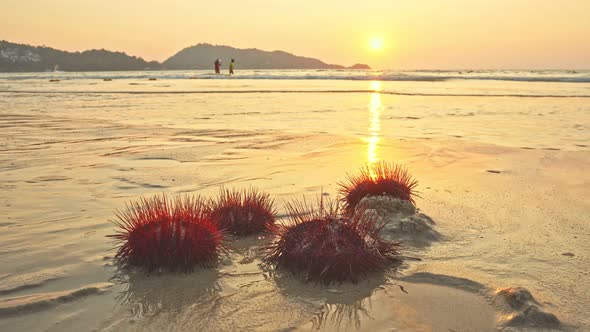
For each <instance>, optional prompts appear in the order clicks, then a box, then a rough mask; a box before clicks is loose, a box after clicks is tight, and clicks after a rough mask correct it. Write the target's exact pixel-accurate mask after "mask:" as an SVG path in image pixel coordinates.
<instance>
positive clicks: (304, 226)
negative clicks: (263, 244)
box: [265, 201, 399, 284]
mask: <svg viewBox="0 0 590 332" xmlns="http://www.w3.org/2000/svg"><path fill="white" fill-rule="evenodd" d="M323 203H324V202H322V201H321V202H320V206H319V208H318V209H311V211H309V212H308V210H309V209H308V208H307V206H306V204H305V202H295V203H293V204H289V205H287V210H288V211H289V214H290V221H289V222H288V223H287V224H286V225H279V224H275V225H274V226H273V227H272V228H271V229H272V231H273V233H275V234H276V235H277V237H278V239H277V241H275V242H274V243H273V244H271V245H270V248H269V249H270V251H269V253H268V254H267V256H266V257H265V260H266V261H267V262H268V263H270V264H271V265H273V266H275V267H277V268H284V269H287V270H290V271H292V272H294V273H301V274H303V275H305V277H306V278H307V279H308V280H316V281H319V282H321V283H325V284H330V283H332V282H343V281H353V282H355V281H356V280H357V278H358V277H359V276H362V275H364V274H367V273H369V272H373V271H380V270H383V269H384V268H385V267H386V266H388V265H389V264H390V263H391V262H393V261H396V260H398V259H399V256H398V252H397V249H398V246H399V245H398V243H394V242H389V241H386V240H384V239H382V238H381V236H380V235H379V230H380V226H378V225H377V224H376V220H375V219H374V218H369V217H364V216H363V217H353V218H346V217H343V216H342V215H341V214H340V207H339V204H338V203H334V202H327V203H326V205H324V204H323Z"/></svg>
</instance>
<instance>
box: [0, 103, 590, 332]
mask: <svg viewBox="0 0 590 332" xmlns="http://www.w3.org/2000/svg"><path fill="white" fill-rule="evenodd" d="M11 98H17V99H18V98H21V97H14V96H11ZM27 98H28V97H27ZM82 98H85V97H82ZM88 98H91V100H90V101H85V100H78V101H77V103H76V104H75V105H74V104H71V102H64V101H60V102H55V101H51V100H48V103H49V105H50V107H49V108H50V109H49V110H45V111H44V110H43V101H42V100H39V101H37V103H38V104H35V105H33V104H31V101H30V100H26V101H24V100H21V102H17V103H15V105H16V106H15V107H16V108H17V110H18V112H17V111H16V110H9V109H6V108H3V109H2V111H1V112H0V126H1V127H2V131H1V133H0V147H1V148H0V165H1V166H0V177H1V181H0V188H1V189H2V191H1V192H0V207H1V211H2V217H1V219H0V230H1V235H0V242H1V243H2V246H1V248H0V329H1V330H10V331H25V330H27V331H40V330H60V331H61V330H70V331H81V330H106V331H119V330H166V331H168V330H186V329H204V330H228V331H229V330H309V329H316V328H320V329H322V330H328V331H330V330H357V329H360V330H384V331H449V330H455V331H487V330H494V329H496V326H497V324H499V322H500V321H502V319H503V318H505V317H506V316H507V315H510V314H511V311H510V309H509V308H508V307H507V306H506V305H505V304H504V303H503V302H502V301H501V300H500V299H499V298H498V297H497V296H496V295H495V292H496V290H497V289H499V288H504V287H511V286H523V287H526V288H527V289H529V290H530V291H531V293H533V295H534V296H535V298H536V299H537V301H538V302H539V303H540V304H541V305H543V307H544V308H545V309H546V310H548V311H550V312H552V313H554V314H556V315H557V316H558V317H559V319H560V320H561V321H562V322H563V323H564V329H574V330H575V329H579V330H585V329H588V328H590V321H589V320H588V318H587V316H586V314H585V312H586V306H587V304H588V303H590V288H589V287H588V286H587V285H588V284H589V282H590V275H589V273H588V271H589V270H590V260H589V259H588V257H587V255H586V253H588V252H590V243H589V242H588V238H589V236H590V223H588V216H589V215H590V204H588V201H587V197H589V196H590V189H589V188H590V186H588V184H589V178H588V175H587V171H586V170H587V169H588V168H589V167H590V151H588V150H584V148H583V147H578V148H576V149H567V148H564V147H563V146H562V145H557V144H555V145H554V146H558V148H559V150H555V149H548V148H546V147H547V141H543V142H542V143H534V142H532V143H531V144H529V145H527V146H524V145H523V146H514V145H517V144H516V143H519V142H516V141H515V142H516V143H515V144H508V146H506V145H503V144H501V142H500V141H499V142H498V144H490V143H489V142H481V141H474V140H471V139H469V138H468V137H466V138H463V139H461V138H452V137H449V138H441V137H438V138H430V139H420V138H412V137H399V138H395V137H391V136H384V135H377V134H378V131H377V130H376V127H375V126H374V125H375V124H374V123H373V124H371V122H370V120H369V125H368V128H367V125H366V124H365V128H366V133H367V137H360V138H359V137H358V136H357V135H356V134H355V133H354V132H346V131H341V134H338V133H335V132H333V131H329V132H323V133H322V132H317V131H315V130H299V131H297V130H283V129H280V130H277V129H272V128H271V127H272V125H269V124H262V125H257V124H256V121H253V120H252V119H251V118H250V117H251V116H255V115H248V114H243V113H247V112H248V110H242V109H240V106H239V104H240V101H239V100H236V101H235V103H236V106H235V108H234V110H233V112H234V113H236V114H239V115H234V116H235V117H236V121H235V123H234V124H233V125H232V126H231V127H228V126H225V127H224V126H223V125H222V124H221V123H220V124H213V125H208V124H207V123H201V124H199V125H187V124H185V123H183V122H182V121H179V119H178V118H177V117H176V116H175V115H174V114H176V113H174V112H172V113H170V114H169V115H165V114H160V116H159V117H157V118H155V119H153V118H150V117H149V116H147V115H146V114H149V113H151V112H156V111H158V110H159V111H162V109H163V108H164V106H159V105H158V104H157V103H152V104H142V106H141V108H142V109H145V111H136V110H133V106H132V107H131V110H129V109H128V110H122V113H113V114H112V115H111V114H109V113H108V112H106V113H100V112H99V111H96V110H93V111H92V112H91V113H84V112H83V109H82V108H81V106H84V105H89V104H94V103H97V101H96V100H95V99H92V98H94V97H88ZM112 98H115V100H116V98H117V97H112ZM256 98H258V97H256ZM260 98H262V97H260ZM281 98H283V97H281ZM284 98H285V102H287V101H290V102H293V101H294V100H295V99H296V98H301V97H300V96H288V97H284ZM399 98H401V97H399ZM404 98H412V97H404ZM413 98H422V97H413ZM365 99H368V100H369V103H370V102H371V97H370V96H369V97H368V98H366V97H365ZM19 100H20V99H19ZM396 100H398V101H401V102H403V100H400V99H396ZM107 102H108V101H107ZM138 102H139V101H138ZM423 102H424V103H426V102H427V100H426V99H423ZM150 107H152V108H153V109H150ZM194 107H197V108H198V107H203V106H199V105H195V106H194ZM46 111H50V112H46ZM178 112H179V113H181V114H185V113H183V112H184V111H183V110H182V109H180V110H178ZM97 114H102V115H100V116H96V115H97ZM194 116H195V117H212V115H203V114H195V115H194ZM287 120H288V117H283V118H275V119H272V120H270V121H271V122H272V121H274V122H280V121H287ZM202 121H206V120H202ZM291 121H292V120H291ZM197 122H199V121H197ZM291 126H292V127H295V124H293V125H291ZM371 126H373V127H371ZM371 128H372V129H371ZM391 128H394V127H393V126H392V127H387V126H385V125H383V126H382V127H381V128H380V129H381V130H382V131H387V130H389V129H391ZM374 135H377V136H374ZM531 135H533V133H531ZM371 137H378V138H379V139H378V140H377V142H376V141H375V140H373V139H371ZM518 145H521V144H518ZM368 158H369V159H370V158H377V159H383V160H391V161H397V162H400V163H403V164H405V165H407V166H408V167H409V169H410V171H411V173H412V174H413V175H414V176H415V177H416V178H418V179H419V181H420V186H419V188H418V189H419V191H420V195H421V197H422V198H421V199H418V200H417V206H418V207H419V208H420V210H421V211H422V212H424V213H426V214H428V215H429V216H430V217H432V218H433V219H434V220H435V221H436V230H437V231H438V232H439V233H441V234H442V235H443V238H442V239H441V240H440V241H434V242H432V243H430V244H428V245H423V246H410V245H407V246H405V248H404V255H406V256H411V257H415V258H418V259H419V260H407V261H406V263H405V264H404V265H403V266H402V267H401V269H400V271H399V272H398V273H394V272H393V271H388V272H386V273H385V274H384V275H382V276H371V278H369V280H367V281H365V282H361V283H359V284H358V285H350V284H345V285H333V286H330V287H320V286H317V285H314V284H309V283H308V284H306V283H303V282H301V281H300V280H298V279H297V278H292V277H289V276H277V275H274V274H272V273H270V272H269V271H267V270H265V269H264V268H263V266H261V265H260V263H261V261H260V257H261V255H262V252H261V246H262V245H263V244H264V243H265V242H266V241H269V240H270V239H268V238H261V239H255V238H247V239H239V240H235V241H231V242H229V244H228V246H229V247H230V249H231V250H230V255H229V257H227V258H225V259H224V260H223V261H222V263H221V264H220V266H219V267H218V268H216V269H212V270H199V271H196V272H195V273H192V274H188V275H185V274H180V275H177V274H162V275H149V276H148V275H145V274H144V273H141V272H137V273H132V274H123V275H120V274H117V270H116V268H115V267H114V266H112V261H111V258H112V255H113V254H114V248H113V244H112V243H111V242H109V241H110V240H109V239H108V238H106V235H108V234H112V233H113V231H114V226H113V225H112V224H111V223H109V219H112V218H113V217H114V215H113V212H114V210H116V209H120V208H122V207H123V206H124V204H125V202H127V201H129V200H132V199H137V198H138V197H140V196H141V195H151V194H156V193H161V192H165V193H168V194H175V193H179V194H180V193H193V194H201V195H212V194H215V193H216V192H217V190H218V189H219V186H220V185H225V186H230V187H232V186H235V187H243V186H250V185H255V186H257V187H259V188H260V189H263V190H266V191H268V192H270V193H271V194H272V195H273V196H274V197H276V199H277V201H278V207H279V211H280V212H281V213H284V210H283V208H282V203H283V202H284V201H285V200H290V199H293V198H300V197H301V196H302V195H305V196H306V197H314V196H316V195H317V194H318V193H320V192H321V191H323V192H326V193H329V194H330V195H331V196H332V197H334V196H335V194H336V192H337V182H338V181H339V180H342V179H343V178H344V176H345V172H352V171H355V170H356V169H357V168H358V167H359V166H361V165H362V164H363V163H365V162H367V159H368ZM568 253H569V254H571V255H569V254H568ZM114 277H119V278H114ZM399 286H402V287H403V289H404V290H405V291H406V292H407V293H405V292H404V291H402V289H401V288H400V287H399Z"/></svg>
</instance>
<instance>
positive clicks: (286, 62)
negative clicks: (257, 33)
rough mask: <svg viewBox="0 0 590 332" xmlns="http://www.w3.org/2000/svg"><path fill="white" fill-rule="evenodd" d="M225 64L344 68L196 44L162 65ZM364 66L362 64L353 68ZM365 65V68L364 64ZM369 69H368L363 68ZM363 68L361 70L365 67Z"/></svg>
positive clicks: (287, 56)
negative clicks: (219, 61)
mask: <svg viewBox="0 0 590 332" xmlns="http://www.w3.org/2000/svg"><path fill="white" fill-rule="evenodd" d="M217 58H220V59H221V60H222V61H224V63H229V61H230V59H232V58H233V59H236V61H237V62H238V65H239V68H240V69H345V68H346V67H344V66H340V65H334V64H328V63H325V62H323V61H321V60H318V59H314V58H309V57H303V56H297V55H293V54H291V53H287V52H284V51H272V52H269V51H262V50H259V49H255V48H248V49H239V48H234V47H230V46H220V45H211V44H197V45H195V46H191V47H187V48H185V49H183V50H182V51H180V52H178V53H176V54H175V55H174V56H172V57H170V58H169V59H168V60H166V61H164V62H163V63H162V65H163V67H164V68H166V69H209V68H211V66H212V65H213V61H215V59H217ZM355 66H363V65H359V64H357V65H355ZM364 66H366V65H364ZM366 67H368V66H366ZM366 67H364V68H366Z"/></svg>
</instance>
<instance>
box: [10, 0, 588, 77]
mask: <svg viewBox="0 0 590 332" xmlns="http://www.w3.org/2000/svg"><path fill="white" fill-rule="evenodd" d="M2 39H4V40H8V41H11V42H17V43H25V44H32V45H46V46H51V47H54V48H58V49H63V50H69V51H83V50H86V49H93V48H105V49H109V50H114V51H124V52H126V53H127V54H131V55H137V56H140V57H143V58H144V59H146V60H158V61H162V60H165V59H167V58H168V57H170V56H172V55H174V54H175V53H176V52H178V51H180V50H181V49H183V48H185V47H188V46H191V45H195V44H198V43H201V42H207V43H211V44H219V45H230V46H234V47H239V48H258V49H263V50H269V51H272V50H284V51H287V52H290V53H294V54H297V55H303V56H310V57H314V58H319V59H321V60H323V61H325V62H328V63H334V64H341V65H352V64H354V63H366V64H369V65H371V66H372V67H374V68H383V69H385V68H387V69H590V0H559V1H557V0H412V1H410V0H363V1H351V0H51V1H50V0H0V40H2ZM375 40H377V41H379V42H375ZM372 44H376V45H379V44H381V45H382V47H380V48H377V49H375V48H372V47H371V45H372Z"/></svg>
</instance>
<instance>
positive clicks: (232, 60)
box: [229, 59, 236, 76]
mask: <svg viewBox="0 0 590 332" xmlns="http://www.w3.org/2000/svg"><path fill="white" fill-rule="evenodd" d="M235 62H236V61H235V60H234V59H231V62H230V63H229V75H230V76H231V75H233V74H234V63H235Z"/></svg>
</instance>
